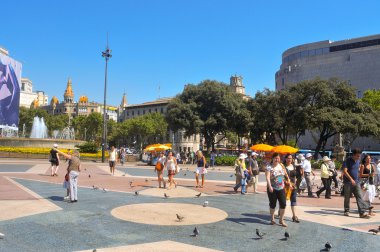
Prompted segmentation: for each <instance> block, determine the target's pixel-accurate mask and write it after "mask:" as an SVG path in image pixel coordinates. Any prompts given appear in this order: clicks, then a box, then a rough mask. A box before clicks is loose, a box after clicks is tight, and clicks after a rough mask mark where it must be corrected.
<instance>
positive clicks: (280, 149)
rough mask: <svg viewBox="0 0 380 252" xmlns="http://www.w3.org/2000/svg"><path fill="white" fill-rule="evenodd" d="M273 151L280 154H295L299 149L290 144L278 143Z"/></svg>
mask: <svg viewBox="0 0 380 252" xmlns="http://www.w3.org/2000/svg"><path fill="white" fill-rule="evenodd" d="M272 151H273V152H277V153H280V154H294V153H296V152H297V151H298V149H297V148H294V147H292V146H289V145H278V146H275V147H274V148H273V149H272Z"/></svg>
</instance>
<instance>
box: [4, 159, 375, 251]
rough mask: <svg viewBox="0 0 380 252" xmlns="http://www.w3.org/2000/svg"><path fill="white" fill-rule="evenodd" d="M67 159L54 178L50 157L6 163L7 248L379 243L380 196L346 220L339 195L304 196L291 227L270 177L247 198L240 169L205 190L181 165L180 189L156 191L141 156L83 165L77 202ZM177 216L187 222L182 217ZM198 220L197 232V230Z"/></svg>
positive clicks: (211, 177) (219, 175) (301, 247)
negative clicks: (273, 210)
mask: <svg viewBox="0 0 380 252" xmlns="http://www.w3.org/2000/svg"><path fill="white" fill-rule="evenodd" d="M66 166H67V164H65V163H63V164H62V165H61V167H60V170H59V176H58V177H51V176H50V171H49V164H48V163H47V161H46V160H21V159H1V160H0V213H1V214H0V233H3V234H4V238H3V239H0V251H93V249H96V250H97V251H321V250H322V249H324V244H325V243H326V242H330V243H331V244H332V246H333V249H332V251H378V249H379V247H380V234H379V235H372V234H369V233H368V232H367V231H368V229H369V228H377V227H378V226H379V225H380V211H379V209H380V200H379V199H376V201H375V203H374V207H375V210H376V212H377V215H376V216H375V217H372V218H371V219H360V218H358V214H357V209H356V202H355V200H354V199H352V201H351V207H352V211H351V212H352V214H351V216H349V217H345V216H343V198H342V197H340V196H339V195H333V199H331V200H328V199H324V198H322V197H321V198H320V199H316V198H308V197H306V196H300V197H298V206H297V215H298V217H299V219H300V220H301V223H299V224H297V223H293V222H292V221H291V210H290V207H288V208H287V210H286V222H287V224H288V225H289V226H288V228H287V229H285V228H283V227H281V226H279V225H275V226H272V225H270V224H269V220H270V218H269V214H268V199H267V195H266V193H265V192H264V191H265V179H264V174H261V175H260V181H261V182H260V186H259V191H260V192H261V193H259V194H253V193H249V194H247V195H241V194H240V193H239V194H235V193H234V191H233V189H232V186H233V185H234V182H235V177H234V176H233V168H232V167H217V168H216V169H214V170H213V169H209V173H208V174H207V182H206V186H205V188H201V189H199V188H195V186H194V185H195V180H194V170H195V166H191V165H187V166H186V165H183V166H182V168H183V169H182V171H181V173H180V174H179V175H178V176H176V178H177V181H178V182H179V186H178V187H177V188H173V189H171V190H166V189H159V188H157V186H158V185H157V181H156V180H157V179H156V176H155V173H154V172H153V167H150V166H146V165H144V164H143V163H128V164H127V165H126V166H124V167H120V166H118V167H117V171H116V174H115V176H111V175H110V174H109V169H108V167H107V164H102V163H95V162H85V163H83V165H82V172H81V174H80V177H79V186H80V188H79V193H78V202H77V203H72V204H70V203H67V202H65V201H63V196H65V194H66V190H65V189H64V188H63V187H62V182H63V178H64V174H65V170H66V169H65V168H66ZM187 169H189V170H187ZM130 182H132V186H130ZM315 183H316V184H319V183H320V181H318V180H316V181H315ZM93 186H95V187H99V190H93V189H92V188H93ZM103 188H105V191H104V190H103ZM249 190H250V191H252V189H251V188H250V189H249ZM135 191H138V192H139V195H138V196H136V195H135ZM199 192H201V193H202V195H201V196H200V197H199V198H197V197H195V195H196V194H198V193H199ZM164 193H166V194H167V195H168V196H169V197H168V198H165V197H164ZM205 201H208V206H207V207H203V204H204V202H205ZM177 213H178V214H180V215H182V216H184V219H183V221H181V222H179V221H177V219H176V214H177ZM277 221H278V220H277ZM194 227H197V228H198V230H199V233H200V234H199V236H198V237H191V236H190V235H191V234H192V232H193V229H194ZM256 228H258V229H260V231H261V232H264V233H266V236H265V237H264V238H263V239H257V237H256V235H255V230H256ZM285 230H287V231H288V232H289V233H290V239H288V240H287V241H285V240H284V239H283V237H284V232H285Z"/></svg>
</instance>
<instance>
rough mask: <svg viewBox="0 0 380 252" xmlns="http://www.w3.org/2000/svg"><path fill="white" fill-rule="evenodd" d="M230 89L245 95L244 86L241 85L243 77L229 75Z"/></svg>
mask: <svg viewBox="0 0 380 252" xmlns="http://www.w3.org/2000/svg"><path fill="white" fill-rule="evenodd" d="M230 87H231V90H232V91H233V92H235V93H238V94H242V95H245V87H244V86H243V77H241V76H236V75H235V76H231V78H230Z"/></svg>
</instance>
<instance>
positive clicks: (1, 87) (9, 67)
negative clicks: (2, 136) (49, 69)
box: [0, 53, 22, 130]
mask: <svg viewBox="0 0 380 252" xmlns="http://www.w3.org/2000/svg"><path fill="white" fill-rule="evenodd" d="M21 70H22V65H21V63H20V62H17V61H16V60H14V59H12V58H10V57H9V56H7V55H5V54H2V53H0V128H4V127H7V128H11V129H13V130H18V122H19V104H20V87H21Z"/></svg>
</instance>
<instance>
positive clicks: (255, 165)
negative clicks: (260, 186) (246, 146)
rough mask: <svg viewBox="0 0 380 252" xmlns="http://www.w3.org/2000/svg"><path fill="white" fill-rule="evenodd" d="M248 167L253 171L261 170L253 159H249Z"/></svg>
mask: <svg viewBox="0 0 380 252" xmlns="http://www.w3.org/2000/svg"><path fill="white" fill-rule="evenodd" d="M247 164H248V165H247V166H248V167H251V169H252V170H257V171H258V170H259V165H258V164H257V161H256V160H255V159H253V158H251V157H249V158H248V159H247Z"/></svg>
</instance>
